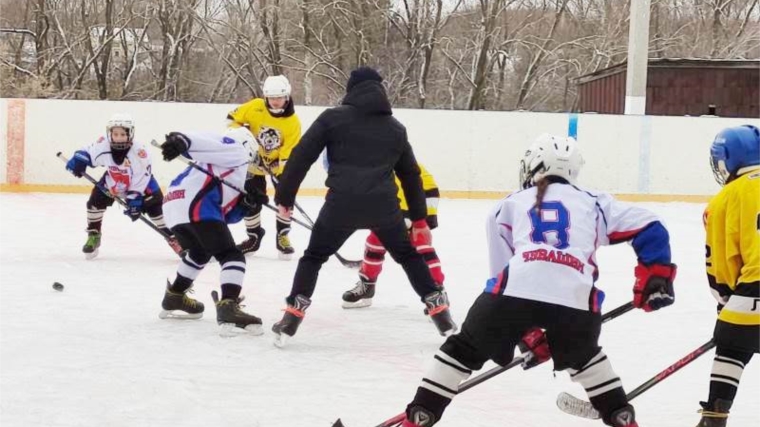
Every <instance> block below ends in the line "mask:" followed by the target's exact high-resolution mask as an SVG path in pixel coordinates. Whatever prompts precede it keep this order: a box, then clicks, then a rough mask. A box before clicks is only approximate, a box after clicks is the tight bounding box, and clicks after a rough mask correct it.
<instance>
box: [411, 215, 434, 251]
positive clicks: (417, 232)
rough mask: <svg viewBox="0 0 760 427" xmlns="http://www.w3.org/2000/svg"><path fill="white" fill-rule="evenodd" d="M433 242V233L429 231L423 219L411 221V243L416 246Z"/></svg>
mask: <svg viewBox="0 0 760 427" xmlns="http://www.w3.org/2000/svg"><path fill="white" fill-rule="evenodd" d="M432 243H433V234H432V233H430V227H428V224H427V221H425V219H420V220H417V221H414V222H413V223H412V244H413V245H414V246H415V247H416V246H420V245H430V244H432Z"/></svg>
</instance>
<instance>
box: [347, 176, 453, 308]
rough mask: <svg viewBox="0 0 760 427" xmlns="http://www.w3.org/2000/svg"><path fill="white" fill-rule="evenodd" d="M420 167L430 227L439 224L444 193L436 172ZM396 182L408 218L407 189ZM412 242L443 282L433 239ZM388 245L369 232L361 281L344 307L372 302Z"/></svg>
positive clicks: (434, 276)
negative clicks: (439, 206)
mask: <svg viewBox="0 0 760 427" xmlns="http://www.w3.org/2000/svg"><path fill="white" fill-rule="evenodd" d="M417 166H419V168H420V177H421V178H422V189H423V190H424V191H425V199H426V201H427V217H426V218H425V220H426V221H427V224H428V227H430V229H431V230H432V229H434V228H436V227H438V199H439V198H440V197H441V193H440V191H439V190H438V185H437V184H436V182H435V179H434V178H433V175H431V174H430V172H428V171H427V169H425V167H424V166H422V165H421V164H419V163H418V164H417ZM396 186H397V187H398V200H399V204H400V207H401V212H402V213H403V214H404V217H405V218H407V217H408V214H409V207H408V205H407V203H406V197H404V190H403V189H402V188H401V183H400V182H399V180H398V178H396ZM407 226H408V227H411V222H410V221H409V220H407ZM412 245H414V247H415V248H416V249H417V252H419V253H420V254H421V255H422V257H423V258H424V259H425V262H426V263H427V265H428V267H429V268H430V275H431V276H433V280H434V281H435V283H436V284H437V285H438V286H439V287H442V286H443V279H444V276H443V271H441V261H440V260H439V259H438V254H436V252H435V248H433V246H432V244H431V242H423V241H412ZM385 252H386V250H385V248H384V247H383V244H382V243H381V242H380V239H379V238H378V237H377V235H375V233H373V232H370V233H369V236H367V240H366V241H365V242H364V259H363V260H362V265H361V269H360V270H359V281H358V282H356V286H354V287H353V288H352V289H350V290H348V291H346V292H344V293H343V308H361V307H368V306H370V305H372V298H373V297H374V296H375V284H376V283H377V277H378V276H379V275H380V272H381V271H382V270H383V261H385Z"/></svg>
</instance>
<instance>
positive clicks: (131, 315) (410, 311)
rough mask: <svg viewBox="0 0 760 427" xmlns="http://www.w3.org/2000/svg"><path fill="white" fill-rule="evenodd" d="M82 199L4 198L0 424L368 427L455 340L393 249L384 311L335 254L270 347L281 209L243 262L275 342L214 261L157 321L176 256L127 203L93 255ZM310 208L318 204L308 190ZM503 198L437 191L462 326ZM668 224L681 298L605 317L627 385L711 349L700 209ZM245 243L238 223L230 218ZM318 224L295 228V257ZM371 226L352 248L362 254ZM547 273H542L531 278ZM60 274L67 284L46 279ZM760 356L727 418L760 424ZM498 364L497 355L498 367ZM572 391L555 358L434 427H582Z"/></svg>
mask: <svg viewBox="0 0 760 427" xmlns="http://www.w3.org/2000/svg"><path fill="white" fill-rule="evenodd" d="M86 199H87V196H86V195H84V194H76V195H50V194H8V193H2V194H0V278H1V279H2V280H1V281H2V285H0V424H1V425H2V426H3V427H34V426H40V427H41V426H45V427H53V426H61V427H62V426H67V427H68V426H98V427H100V426H112V427H115V426H130V427H132V426H141V427H145V426H183V427H201V426H202V427H211V426H215V427H222V426H224V427H233V426H241V427H243V426H245V427H270V426H271V427H278V426H283V427H285V426H287V427H302V426H309V427H322V426H324V427H329V426H330V425H331V423H332V422H333V421H335V419H337V418H338V417H341V418H342V419H343V421H344V423H345V424H346V426H347V427H371V426H374V425H376V424H378V423H380V422H382V421H384V420H385V419H387V418H390V417H391V416H393V415H396V414H397V413H399V412H401V411H402V410H403V409H404V407H405V405H406V403H407V402H408V401H409V400H410V399H411V398H412V396H413V395H414V392H415V389H416V387H417V384H418V382H419V379H420V377H421V375H422V373H423V370H424V368H425V366H426V365H427V364H428V362H429V361H430V360H431V357H432V355H433V353H434V352H435V350H436V349H437V348H438V346H439V345H440V344H441V343H442V342H443V339H442V338H441V337H440V336H439V335H438V334H437V333H436V331H435V328H434V326H433V325H432V323H429V322H428V321H427V320H426V319H425V318H424V317H423V315H422V308H423V307H422V304H421V303H420V302H419V300H418V299H417V296H416V295H415V294H414V292H413V291H412V289H411V287H410V285H409V284H408V282H407V280H406V278H405V277H404V275H403V272H402V270H401V268H400V267H398V266H397V265H396V264H394V263H393V262H392V261H390V259H389V260H388V262H387V263H386V268H385V271H384V272H383V274H382V275H381V276H380V280H379V282H378V294H377V296H376V297H375V300H374V305H373V306H372V307H370V308H366V309H359V310H344V309H342V308H341V306H340V301H341V298H340V296H341V294H342V293H343V291H345V290H347V289H349V288H350V287H352V286H353V284H354V282H355V281H356V278H357V277H356V271H354V270H350V269H347V268H345V267H343V266H342V265H341V264H339V263H338V262H337V260H330V261H329V262H328V263H327V264H325V266H324V268H323V269H322V272H321V275H320V278H319V283H318V287H317V291H316V293H315V295H314V298H313V304H312V306H311V308H310V309H309V311H308V313H307V316H306V318H305V320H304V323H303V325H302V327H301V329H300V330H299V332H298V334H297V335H296V336H295V337H294V338H293V340H292V341H291V342H290V343H289V346H288V347H287V348H285V349H278V348H275V347H274V346H273V345H272V333H271V332H270V329H269V328H270V327H271V325H272V323H273V322H275V321H277V320H279V318H280V317H281V309H282V308H283V306H284V303H283V299H284V297H285V296H286V295H287V293H288V291H289V289H290V283H291V280H292V277H293V272H294V270H295V266H296V262H297V261H296V260H295V259H294V260H292V261H280V260H278V259H277V253H276V250H275V243H274V238H273V234H274V233H273V232H274V222H275V219H274V215H273V214H272V213H271V212H269V211H266V210H265V211H264V212H265V213H264V215H263V225H264V227H265V228H267V229H268V231H269V233H268V234H267V236H266V237H265V239H264V243H263V246H262V249H261V251H260V252H259V253H258V254H256V255H255V256H249V258H248V272H247V275H246V280H245V286H244V288H243V294H244V295H246V297H247V298H246V303H247V307H246V308H245V309H246V310H249V311H250V312H252V313H253V314H256V315H258V316H260V317H262V318H263V320H264V323H265V325H264V326H265V328H266V331H267V332H266V334H265V335H263V336H259V337H253V336H241V337H236V338H221V337H219V335H218V327H217V325H216V322H215V315H214V309H213V305H212V302H211V297H210V295H209V294H210V292H211V291H212V290H213V289H217V284H218V273H219V268H218V265H216V264H209V266H208V267H207V268H206V271H204V272H203V273H202V274H201V276H200V277H199V279H198V280H197V281H196V286H195V296H196V297H197V298H199V299H200V300H201V301H203V302H204V303H205V304H206V316H205V317H204V318H203V319H201V320H197V321H178V320H160V319H159V318H158V312H159V310H160V303H161V299H162V296H163V291H164V286H165V281H166V277H168V276H172V275H173V274H174V270H175V267H176V265H177V262H178V259H177V258H176V257H175V255H174V254H173V253H172V252H171V251H170V249H169V248H168V246H167V245H166V244H165V243H164V242H163V240H162V239H161V238H160V237H159V236H158V235H157V234H156V233H155V232H154V231H152V230H151V229H150V228H148V227H147V226H145V224H142V223H140V222H137V223H134V224H133V223H131V222H130V221H129V219H128V218H127V217H126V216H124V215H122V214H121V208H119V207H118V206H114V208H111V209H109V210H108V212H107V213H106V216H105V221H104V227H103V242H102V246H101V249H100V256H99V257H98V258H97V259H95V260H93V261H86V260H85V259H84V256H83V254H82V253H81V246H82V245H83V244H84V242H85V240H86V234H85V231H84V230H85V224H86V220H85V215H86V214H85V202H86ZM300 201H301V202H302V205H303V206H304V207H305V208H306V209H307V210H308V211H309V212H311V213H312V216H313V217H316V214H317V212H318V210H319V206H320V205H321V200H320V199H318V198H303V199H301V200H300ZM494 203H495V201H493V200H484V201H474V200H469V201H466V200H442V201H441V206H440V223H441V227H440V228H439V229H437V230H436V231H434V233H433V234H434V244H435V246H436V248H437V250H438V253H439V255H440V257H441V259H442V261H443V266H444V273H445V274H446V287H447V289H448V292H449V296H450V299H451V303H452V312H453V315H454V317H455V319H456V320H457V321H458V322H459V323H461V322H462V321H463V320H464V317H465V314H466V312H467V309H468V308H469V306H470V304H471V303H472V302H473V300H474V299H475V298H476V297H477V296H478V295H479V294H480V292H481V291H482V288H483V286H484V283H485V280H486V279H487V268H486V264H487V256H486V247H485V236H484V231H483V230H484V218H485V215H486V214H487V213H488V211H489V209H490V207H491V206H493V204H494ZM644 205H645V206H647V207H649V208H651V209H653V210H654V211H656V212H657V213H658V214H660V215H661V216H662V217H663V218H664V219H665V221H666V223H667V225H668V226H669V228H670V231H671V236H672V242H673V258H674V262H676V263H677V264H678V265H679V273H678V278H677V282H676V304H675V305H674V306H672V307H670V308H668V309H665V310H663V311H660V312H655V313H644V312H641V311H638V310H636V311H634V312H631V313H628V314H626V315H625V316H622V317H620V318H618V319H615V320H613V321H611V322H609V323H607V324H606V325H605V326H604V330H603V332H602V338H601V341H602V345H603V346H604V349H605V352H606V353H607V354H608V355H609V356H610V358H611V360H612V362H613V366H614V367H615V370H616V372H617V373H618V374H619V375H620V376H621V377H622V379H623V382H624V384H625V386H626V388H627V389H628V390H632V389H633V388H634V387H636V386H638V385H639V384H641V383H642V382H644V381H646V380H648V379H649V378H650V377H652V376H653V375H655V374H656V373H657V372H659V371H660V370H662V369H664V368H665V367H667V366H668V365H670V364H672V363H674V362H675V361H676V360H678V359H679V358H681V357H682V356H684V355H686V354H687V353H689V352H690V351H692V350H693V349H695V348H697V347H698V346H700V345H701V344H703V343H704V342H705V341H707V340H708V339H709V338H710V336H711V332H712V327H713V324H714V320H715V303H714V301H713V299H712V297H711V296H710V293H709V291H708V287H707V282H706V279H705V273H704V258H703V256H704V240H703V239H704V231H703V228H702V224H701V218H702V210H703V206H702V205H699V204H682V203H668V204H644ZM233 232H234V234H235V236H236V238H237V239H242V238H243V236H244V234H245V233H244V227H243V225H242V224H237V225H234V226H233ZM308 236H309V234H308V232H307V231H306V230H304V229H301V228H299V227H298V226H295V225H294V230H293V233H292V241H293V245H294V246H295V247H296V250H297V251H298V253H299V254H300V251H302V250H303V248H304V247H305V246H306V243H307V239H308ZM365 236H366V232H358V233H356V234H355V235H354V236H353V237H352V238H351V240H350V241H349V242H347V243H346V245H345V246H344V247H343V248H342V250H341V251H340V253H341V254H342V255H343V256H345V257H347V258H351V259H359V258H361V256H362V250H363V240H364V237H365ZM598 259H599V263H600V269H601V275H600V280H599V282H598V285H599V286H600V287H601V288H602V289H603V290H604V291H605V292H606V294H607V300H606V302H605V305H604V307H605V311H607V310H610V309H612V308H614V307H616V306H618V305H620V304H623V303H625V302H627V301H629V300H630V299H631V297H632V294H631V288H632V285H633V267H634V265H635V262H636V261H635V256H634V254H633V251H632V249H631V248H630V246H629V245H626V244H623V245H618V246H615V247H611V248H602V249H601V250H600V252H599V254H598ZM536 280H541V278H540V277H537V278H536ZM54 281H58V282H61V283H63V284H64V285H65V290H64V291H63V292H57V291H55V290H53V289H52V287H51V285H52V284H53V282H54ZM712 356H713V352H712V351H710V352H709V353H708V354H706V355H705V356H703V357H702V358H701V359H698V360H697V361H695V362H694V363H692V364H691V365H689V366H687V367H686V368H684V369H683V370H682V371H680V372H678V373H676V374H674V375H673V376H672V377H670V378H668V379H667V380H665V381H664V382H662V383H661V384H659V385H657V386H656V387H655V388H653V389H651V390H650V391H648V392H646V393H645V394H643V395H642V396H640V397H639V398H637V399H636V400H634V404H635V406H636V409H637V412H638V418H639V424H640V425H641V427H684V426H687V427H692V426H694V425H696V423H697V421H698V419H699V416H698V415H697V413H696V411H697V409H698V408H699V405H698V401H699V400H704V399H706V397H707V392H708V383H709V374H710V367H711V364H712ZM759 366H760V360H753V361H752V362H751V363H750V364H749V366H748V368H747V369H746V370H745V373H744V377H743V380H742V386H741V388H740V390H739V395H738V397H737V399H736V401H735V403H734V408H733V410H732V412H731V417H730V419H729V425H730V426H731V427H756V426H760V375H758V373H759V372H760V369H759ZM489 367H491V365H487V366H486V368H489ZM561 391H569V392H571V393H573V394H575V395H577V396H579V397H585V395H584V393H583V390H582V388H581V387H580V386H579V385H577V384H574V383H571V382H570V380H569V378H568V375H567V374H566V373H564V372H559V373H557V374H556V376H555V375H553V373H552V368H551V364H549V363H547V364H544V365H542V366H539V367H537V368H535V369H532V370H530V371H523V370H522V369H520V368H515V369H513V370H511V371H508V372H506V373H504V374H502V375H500V376H498V377H496V378H493V379H491V380H489V381H487V382H485V383H483V384H481V385H479V386H477V387H475V388H473V389H472V390H469V391H467V392H465V393H463V394H461V395H460V396H458V397H457V398H456V399H455V400H454V402H453V403H452V405H451V406H449V409H448V411H447V413H446V415H445V417H444V419H443V421H441V422H440V423H439V424H438V426H440V427H446V426H457V427H474V426H479V427H480V426H482V427H485V426H489V427H490V426H504V427H507V426H520V427H547V426H563V427H584V426H592V425H597V426H601V425H602V424H601V422H600V421H589V420H584V419H579V418H574V417H572V416H570V415H566V414H564V413H562V412H560V411H559V410H558V409H557V408H556V407H555V404H554V401H555V398H556V396H557V394H558V393H559V392H561Z"/></svg>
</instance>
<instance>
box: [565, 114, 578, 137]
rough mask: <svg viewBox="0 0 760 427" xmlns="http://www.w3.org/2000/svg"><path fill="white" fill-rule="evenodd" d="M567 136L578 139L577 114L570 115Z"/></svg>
mask: <svg viewBox="0 0 760 427" xmlns="http://www.w3.org/2000/svg"><path fill="white" fill-rule="evenodd" d="M567 136H570V137H573V138H575V139H578V114H577V113H570V117H569V120H568V122H567Z"/></svg>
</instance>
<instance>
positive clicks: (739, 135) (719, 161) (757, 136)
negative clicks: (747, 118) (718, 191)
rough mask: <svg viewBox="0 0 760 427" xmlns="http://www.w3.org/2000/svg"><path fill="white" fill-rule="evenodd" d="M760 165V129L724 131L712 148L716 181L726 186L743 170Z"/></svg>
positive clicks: (737, 127) (717, 136) (741, 128)
mask: <svg viewBox="0 0 760 427" xmlns="http://www.w3.org/2000/svg"><path fill="white" fill-rule="evenodd" d="M758 165H760V129H758V128H756V127H755V126H752V125H743V126H734V127H730V128H726V129H723V130H722V131H720V132H719V133H718V135H716V136H715V140H714V141H713V143H712V146H711V147H710V166H711V167H712V170H713V175H715V180H716V181H718V184H720V185H726V183H727V182H730V181H731V180H732V179H734V178H736V177H737V176H739V175H740V174H741V170H742V169H744V168H747V167H750V166H758Z"/></svg>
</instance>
